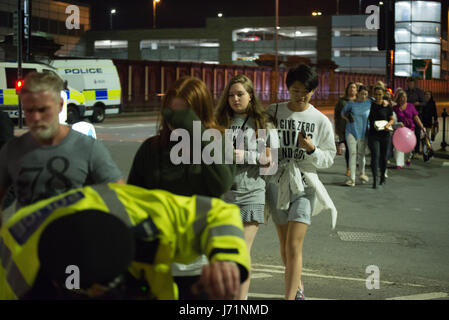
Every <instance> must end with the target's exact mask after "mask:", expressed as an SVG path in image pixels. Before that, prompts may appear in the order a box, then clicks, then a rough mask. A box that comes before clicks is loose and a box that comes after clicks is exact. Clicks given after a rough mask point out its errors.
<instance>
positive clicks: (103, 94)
mask: <svg viewBox="0 0 449 320" xmlns="http://www.w3.org/2000/svg"><path fill="white" fill-rule="evenodd" d="M107 99H108V90H97V91H95V100H107Z"/></svg>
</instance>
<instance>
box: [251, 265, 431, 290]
mask: <svg viewBox="0 0 449 320" xmlns="http://www.w3.org/2000/svg"><path fill="white" fill-rule="evenodd" d="M253 266H269V265H262V264H253ZM271 267H276V268H275V269H266V268H263V269H262V268H254V267H253V268H252V269H251V270H252V271H258V272H262V273H263V272H270V273H280V274H283V273H284V267H283V266H271ZM304 270H305V269H304ZM302 275H303V276H305V277H315V278H324V279H334V280H345V281H359V282H366V278H352V277H342V276H330V275H325V274H319V273H311V272H303V273H302ZM380 283H383V284H389V285H405V286H409V287H419V288H424V287H425V286H424V285H421V284H415V283H397V282H391V281H380Z"/></svg>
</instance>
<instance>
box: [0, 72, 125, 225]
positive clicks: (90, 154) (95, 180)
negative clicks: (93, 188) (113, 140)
mask: <svg viewBox="0 0 449 320" xmlns="http://www.w3.org/2000/svg"><path fill="white" fill-rule="evenodd" d="M62 90H64V83H63V81H62V80H61V79H60V78H59V77H58V76H57V75H56V74H53V73H51V72H42V73H39V72H31V73H29V74H28V75H27V77H26V78H25V80H24V85H23V87H22V89H21V91H20V93H19V97H20V99H21V102H22V108H23V113H24V116H25V121H26V124H27V126H28V128H29V131H28V132H27V133H25V134H24V135H22V136H21V137H15V138H14V139H12V140H10V141H9V142H8V143H7V144H6V145H5V146H4V147H3V148H2V150H1V152H0V204H1V203H2V202H3V199H4V197H5V193H6V191H7V189H8V187H9V186H11V185H12V186H13V187H14V190H15V195H16V199H17V205H16V210H18V209H19V208H21V207H23V206H27V205H29V204H32V203H35V202H37V201H39V200H42V199H46V198H49V197H52V196H55V195H58V194H61V193H64V192H67V191H69V190H71V189H74V188H79V187H83V186H85V185H87V184H101V183H108V182H117V183H124V180H123V178H122V173H121V172H120V170H119V169H118V167H117V166H116V164H115V163H114V162H113V160H112V158H111V156H110V154H109V152H108V150H107V149H106V148H105V146H104V145H103V144H102V143H101V142H100V141H98V140H95V139H93V138H91V137H88V136H86V135H84V134H81V133H79V132H76V131H74V130H72V129H70V127H68V126H66V125H63V124H60V123H59V112H60V111H61V109H62V106H63V100H62V98H61V91H62ZM0 207H1V206H0ZM0 225H1V210H0Z"/></svg>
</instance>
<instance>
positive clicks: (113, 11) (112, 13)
mask: <svg viewBox="0 0 449 320" xmlns="http://www.w3.org/2000/svg"><path fill="white" fill-rule="evenodd" d="M116 13H117V10H115V9H111V14H110V15H109V17H110V24H111V30H112V16H113V15H114V14H116Z"/></svg>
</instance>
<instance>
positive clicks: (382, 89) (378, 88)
mask: <svg viewBox="0 0 449 320" xmlns="http://www.w3.org/2000/svg"><path fill="white" fill-rule="evenodd" d="M377 90H380V91H382V92H383V93H385V88H383V87H381V86H377V87H374V90H373V92H374V93H376V91H377Z"/></svg>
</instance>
